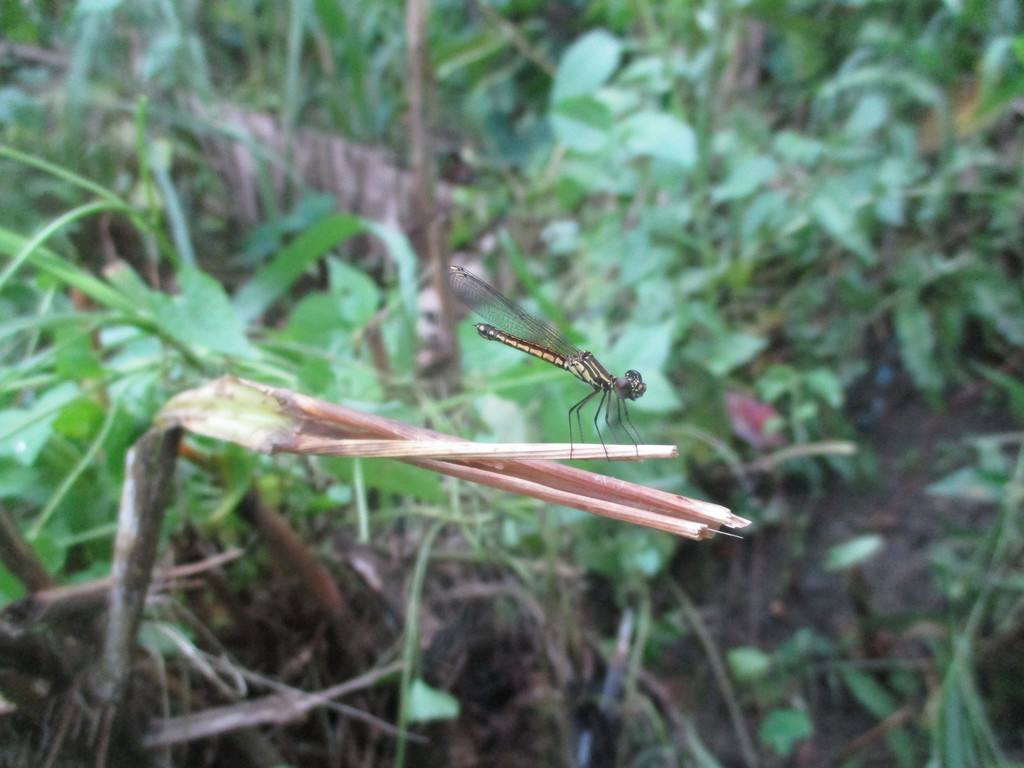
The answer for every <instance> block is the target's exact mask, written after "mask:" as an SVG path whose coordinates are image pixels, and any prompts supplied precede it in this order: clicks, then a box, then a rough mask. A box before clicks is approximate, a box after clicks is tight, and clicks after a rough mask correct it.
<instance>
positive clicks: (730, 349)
mask: <svg viewBox="0 0 1024 768" xmlns="http://www.w3.org/2000/svg"><path fill="white" fill-rule="evenodd" d="M764 348H765V340H764V339H763V338H761V337H760V336H753V335H751V334H749V333H722V334H719V335H717V336H716V337H715V338H713V339H711V340H709V341H707V342H705V343H703V344H693V345H692V346H691V347H690V348H689V349H687V357H690V358H691V359H696V360H699V361H700V362H701V364H703V365H704V366H705V367H706V368H707V369H708V370H709V371H711V372H712V373H714V374H715V375H717V376H724V375H725V374H727V373H729V371H733V370H735V369H736V368H738V367H739V366H741V365H744V364H746V363H748V362H750V361H751V360H753V359H754V357H756V356H757V354H758V353H759V352H760V351H761V350H762V349H764Z"/></svg>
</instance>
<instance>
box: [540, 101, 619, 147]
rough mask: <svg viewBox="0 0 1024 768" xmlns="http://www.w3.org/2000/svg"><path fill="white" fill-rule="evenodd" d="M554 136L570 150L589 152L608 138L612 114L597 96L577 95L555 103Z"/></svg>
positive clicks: (601, 145) (552, 113)
mask: <svg viewBox="0 0 1024 768" xmlns="http://www.w3.org/2000/svg"><path fill="white" fill-rule="evenodd" d="M551 127H552V130H553V131H554V133H555V136H556V138H558V140H559V141H561V142H563V143H564V144H565V145H566V146H567V147H569V148H570V149H574V150H576V151H577V152H582V153H584V154H588V153H591V152H597V151H599V150H601V149H603V148H604V147H605V146H607V145H608V142H609V141H610V140H611V131H612V113H611V110H609V109H608V107H607V106H606V105H605V104H604V103H603V102H602V101H600V100H599V99H596V98H594V97H592V96H579V97H576V98H571V99H565V100H564V101H560V102H558V103H557V104H556V105H555V106H554V107H553V109H552V111H551Z"/></svg>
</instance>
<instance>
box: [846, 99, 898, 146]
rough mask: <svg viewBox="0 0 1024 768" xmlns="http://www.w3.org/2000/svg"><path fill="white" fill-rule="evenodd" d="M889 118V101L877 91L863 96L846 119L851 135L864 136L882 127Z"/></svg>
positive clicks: (847, 128) (848, 131) (848, 132)
mask: <svg viewBox="0 0 1024 768" xmlns="http://www.w3.org/2000/svg"><path fill="white" fill-rule="evenodd" d="M888 119H889V102H888V101H887V100H886V99H884V98H882V97H881V96H879V95H878V94H877V93H868V94H865V95H864V96H862V97H861V98H860V99H859V100H858V101H857V105H856V106H855V107H854V108H853V113H852V114H851V115H850V117H849V118H848V119H847V121H846V126H845V130H846V133H847V134H848V135H850V136H855V137H863V136H867V135H868V134H871V133H873V132H874V131H876V130H878V129H879V128H881V127H882V126H883V125H884V124H885V122H886V121H887V120H888Z"/></svg>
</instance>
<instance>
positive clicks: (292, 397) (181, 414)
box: [156, 376, 749, 538]
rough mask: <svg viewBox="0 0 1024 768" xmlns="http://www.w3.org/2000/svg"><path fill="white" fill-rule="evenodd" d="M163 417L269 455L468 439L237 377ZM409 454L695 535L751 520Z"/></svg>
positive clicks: (473, 476) (535, 472) (539, 466)
mask: <svg viewBox="0 0 1024 768" xmlns="http://www.w3.org/2000/svg"><path fill="white" fill-rule="evenodd" d="M156 421H157V423H158V424H163V425H171V424H173V425H178V426H182V427H184V428H186V429H189V430H191V431H193V432H197V433H199V434H204V435H208V436H211V437H216V438H218V439H221V440H231V441H234V442H236V443H239V444H240V445H245V446H247V447H249V448H251V449H253V450H258V451H263V452H266V453H278V452H288V453H299V454H309V453H324V452H327V451H329V450H330V446H331V445H332V442H336V441H339V440H344V439H352V438H367V437H373V438H381V439H389V440H395V441H407V440H414V441H432V442H435V443H442V442H448V443H451V444H453V445H455V444H465V443H467V442H468V441H465V440H462V439H461V438H457V437H453V436H451V435H444V434H441V433H438V432H434V431H432V430H429V429H424V428H421V427H414V426H411V425H409V424H404V423H402V422H398V421H394V420H392V419H386V418H383V417H381V416H374V415H371V414H367V413H362V412H360V411H356V410H353V409H351V408H345V407H343V406H340V405H334V404H331V403H326V402H323V401H322V400H316V399H314V398H311V397H307V396H305V395H300V394H297V393H295V392H292V391H290V390H287V389H280V388H276V387H269V386H266V385H262V384H258V383H256V382H249V381H245V380H243V379H236V378H232V377H229V376H225V377H222V378H220V379H217V380H215V381H212V382H209V383H208V384H206V385H204V386H202V387H199V388H198V389H194V390H189V391H187V392H181V393H179V394H178V395H175V396H174V397H173V398H171V400H170V401H168V403H167V405H166V406H164V409H163V410H162V411H161V413H160V415H159V416H158V417H157V420H156ZM401 460H402V461H406V462H407V463H409V464H414V465H416V466H420V467H425V468H428V469H430V470H431V471H435V472H440V473H443V474H447V475H452V476H455V477H461V478H465V479H468V480H472V481H474V482H479V483H482V484H485V485H490V486H492V487H494V488H502V489H506V490H509V491H512V492H515V493H522V494H525V495H530V496H534V497H536V498H539V499H543V500H545V501H552V502H554V503H557V504H563V505H566V506H570V507H575V508H576V509H582V510H585V511H587V512H591V513H593V514H598V515H604V516H607V517H612V518H615V519H617V520H624V521H629V522H634V523H637V524H640V525H645V526H649V527H653V528H657V529H658V530H663V531H671V532H673V533H677V534H679V535H683V536H689V537H691V538H704V537H706V536H710V535H713V533H714V531H713V530H709V529H717V528H719V527H720V526H723V525H724V526H728V527H732V528H739V527H743V526H745V525H748V524H749V521H747V520H744V519H743V518H742V517H738V516H737V515H733V514H732V513H731V512H730V511H729V510H728V509H726V508H725V507H721V506H719V505H717V504H711V503H709V502H704V501H699V500H696V499H689V498H686V497H684V496H677V495H675V494H671V493H666V492H664V491H659V490H655V489H653V488H646V487H644V486H640V485H636V484H634V483H629V482H626V481H624V480H618V479H616V478H612V477H607V476H605V475H600V474H596V473H593V472H587V471H585V470H582V469H576V468H575V467H568V466H564V465H561V464H554V463H551V462H546V461H530V460H511V459H507V458H505V457H493V458H490V459H488V460H483V459H478V460H462V461H437V460H432V459H419V458H402V459H401ZM680 523H682V524H680ZM692 524H696V527H694V525H692Z"/></svg>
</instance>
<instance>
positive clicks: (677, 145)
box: [623, 112, 697, 168]
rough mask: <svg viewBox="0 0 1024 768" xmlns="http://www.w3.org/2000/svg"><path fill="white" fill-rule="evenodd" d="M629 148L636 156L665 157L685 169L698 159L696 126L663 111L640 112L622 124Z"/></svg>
mask: <svg viewBox="0 0 1024 768" xmlns="http://www.w3.org/2000/svg"><path fill="white" fill-rule="evenodd" d="M623 132H624V133H625V145H626V151H627V152H628V153H629V154H630V155H632V156H634V157H652V158H657V159H659V160H666V161H668V162H670V163H674V164H676V165H679V166H681V167H683V168H692V167H693V166H694V165H695V164H696V162H697V139H696V137H695V136H694V133H693V129H692V128H690V126H689V125H687V124H686V123H684V122H682V121H681V120H679V119H678V118H676V117H673V116H672V115H668V114H665V113H664V112H641V113H639V114H636V115H633V116H632V117H630V118H629V119H628V120H627V121H626V122H625V124H624V125H623Z"/></svg>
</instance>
